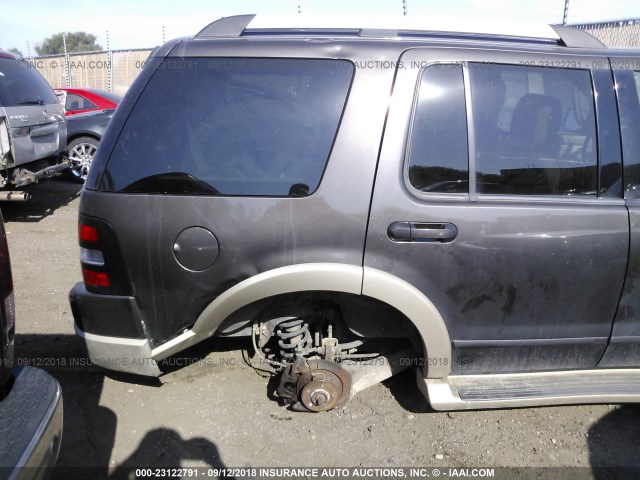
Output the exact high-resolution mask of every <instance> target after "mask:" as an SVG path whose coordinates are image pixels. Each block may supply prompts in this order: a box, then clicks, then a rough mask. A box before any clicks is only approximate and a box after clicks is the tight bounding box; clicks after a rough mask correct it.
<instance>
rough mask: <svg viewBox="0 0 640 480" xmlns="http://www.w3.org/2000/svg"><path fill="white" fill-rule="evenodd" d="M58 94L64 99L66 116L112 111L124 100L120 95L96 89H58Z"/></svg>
mask: <svg viewBox="0 0 640 480" xmlns="http://www.w3.org/2000/svg"><path fill="white" fill-rule="evenodd" d="M55 91H56V94H58V95H59V96H62V97H64V109H65V115H75V114H76V113H84V112H91V111H94V110H110V109H113V108H116V107H117V106H118V104H119V103H120V100H122V97H121V96H120V95H116V94H115V93H111V92H105V91H104V90H97V89H94V88H56V89H55Z"/></svg>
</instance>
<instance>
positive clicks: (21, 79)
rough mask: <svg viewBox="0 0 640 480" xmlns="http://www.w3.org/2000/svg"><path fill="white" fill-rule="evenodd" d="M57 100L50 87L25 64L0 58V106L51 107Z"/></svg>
mask: <svg viewBox="0 0 640 480" xmlns="http://www.w3.org/2000/svg"><path fill="white" fill-rule="evenodd" d="M55 103H58V98H57V97H56V95H55V93H53V90H52V89H51V86H50V85H49V84H48V83H47V81H46V80H45V79H44V78H42V76H41V75H40V74H39V73H38V72H37V71H36V70H35V69H33V68H32V67H31V66H30V65H29V64H28V63H27V62H24V61H21V60H10V59H7V58H0V105H2V106H3V107H15V106H19V105H51V104H55Z"/></svg>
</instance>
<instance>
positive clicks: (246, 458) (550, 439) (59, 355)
mask: <svg viewBox="0 0 640 480" xmlns="http://www.w3.org/2000/svg"><path fill="white" fill-rule="evenodd" d="M33 194H34V198H33V199H32V200H31V201H29V202H26V203H6V202H5V203H3V204H1V205H0V207H1V208H2V213H3V216H4V219H5V222H6V225H7V231H8V237H9V247H10V251H11V260H12V264H13V273H14V284H15V295H16V304H17V336H16V362H18V363H21V364H30V365H34V366H39V367H42V368H44V369H45V370H47V371H49V372H50V373H51V374H52V375H53V376H55V377H56V378H57V379H58V380H59V381H60V383H61V384H62V388H63V395H64V435H63V442H62V449H61V452H60V457H59V460H58V465H59V467H92V468H95V469H96V470H95V471H94V472H92V476H93V477H94V478H127V477H128V475H129V473H131V472H132V470H134V469H135V468H140V467H151V466H153V467H163V468H172V467H179V466H182V467H190V466H202V467H206V466H211V467H214V468H220V467H229V468H236V467H237V468H241V467H267V466H278V467H293V466H313V467H325V466H326V467H358V466H371V467H404V466H427V467H461V466H468V467H501V466H504V467H515V466H517V467H529V466H533V467H542V466H553V467H600V466H615V467H620V466H626V467H640V428H639V427H640V407H637V406H615V405H593V406H592V405H585V406H568V407H547V408H535V409H533V408H532V409H512V410H500V411H477V412H453V413H446V412H445V413H443V412H433V411H431V410H430V409H429V408H428V405H427V403H426V401H425V400H424V399H423V397H422V396H421V394H420V393H419V392H418V390H417V388H416V385H415V375H414V373H413V372H411V371H408V372H405V373H403V374H401V375H399V376H397V377H395V378H393V379H391V380H389V381H387V382H385V383H384V384H380V385H376V386H374V387H372V388H370V389H368V390H366V391H364V392H362V393H360V394H358V395H357V396H356V397H355V398H354V399H353V400H352V401H351V402H350V403H348V404H347V405H346V406H345V407H344V408H342V409H339V410H335V411H331V412H328V413H323V414H308V413H293V412H290V411H288V410H286V409H285V408H284V407H281V406H278V404H277V403H276V402H274V401H273V400H271V399H270V395H269V394H268V392H269V390H268V388H267V386H268V383H269V379H267V378H264V377H262V376H261V375H259V374H258V373H256V372H255V371H254V370H252V369H251V368H250V367H249V366H247V365H246V364H245V363H244V361H243V356H242V352H241V350H240V349H241V348H242V347H244V344H242V343H238V342H228V341H227V342H225V343H223V344H219V343H215V342H213V343H211V342H210V343H208V344H204V345H202V346H200V347H198V348H196V349H191V350H189V351H188V352H186V353H184V354H183V355H181V356H180V357H179V358H176V359H173V360H172V361H173V363H174V365H175V366H176V369H175V370H174V371H172V372H171V373H169V374H167V375H165V376H164V377H162V378H161V379H159V380H156V379H148V378H144V377H135V376H130V375H123V374H118V373H114V372H107V371H105V370H102V369H100V368H98V367H95V366H93V365H91V363H90V362H89V361H88V359H87V358H86V357H85V356H84V352H83V347H82V343H81V342H80V340H79V339H78V338H77V337H76V336H75V335H74V331H73V317H72V315H71V310H70V307H69V303H68V299H67V295H68V292H69V290H70V289H71V287H72V286H73V285H74V284H75V283H76V282H78V281H79V280H80V279H81V275H80V268H79V261H78V256H79V248H78V245H77V235H76V223H77V211H78V205H79V201H80V200H79V196H80V188H79V187H78V186H77V185H74V184H71V183H67V182H64V181H59V180H52V181H48V182H44V183H42V184H39V185H37V186H36V187H35V188H34V189H33ZM182 365H186V366H184V367H182ZM179 367H182V368H179ZM576 473H580V474H581V476H580V478H589V476H591V473H590V469H588V468H584V469H582V470H576ZM74 475H75V476H76V477H77V478H85V477H86V471H84V470H79V469H78V470H75V469H64V470H59V471H57V472H56V474H55V476H54V477H55V478H73V477H74Z"/></svg>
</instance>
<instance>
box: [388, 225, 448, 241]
mask: <svg viewBox="0 0 640 480" xmlns="http://www.w3.org/2000/svg"><path fill="white" fill-rule="evenodd" d="M387 235H389V238H390V239H391V240H393V241H395V242H426V243H429V242H432V243H433V242H436V243H449V242H452V241H453V240H455V238H456V237H457V236H458V228H457V227H456V226H455V225H454V224H453V223H431V222H393V223H392V224H391V225H389V228H388V229H387Z"/></svg>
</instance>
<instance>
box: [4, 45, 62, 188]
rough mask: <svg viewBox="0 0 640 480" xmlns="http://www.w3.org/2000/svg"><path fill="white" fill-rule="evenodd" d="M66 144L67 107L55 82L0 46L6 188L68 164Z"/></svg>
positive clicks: (58, 169) (33, 180)
mask: <svg viewBox="0 0 640 480" xmlns="http://www.w3.org/2000/svg"><path fill="white" fill-rule="evenodd" d="M66 146H67V126H66V123H65V120H64V106H63V105H62V104H61V103H60V102H59V101H58V97H57V96H56V94H55V93H54V91H53V89H52V88H51V86H50V85H49V84H48V83H47V81H46V80H45V79H44V78H43V77H42V76H41V75H40V74H39V73H38V71H37V70H36V69H35V68H33V66H32V65H31V64H29V63H28V62H26V61H25V60H23V59H22V58H20V57H16V56H15V55H12V54H11V53H8V52H5V51H4V50H0V188H5V189H11V188H20V187H23V186H25V185H28V184H31V183H36V182H38V180H40V179H42V178H46V177H50V176H52V175H54V174H56V173H57V172H60V171H62V170H64V169H66V168H68V162H67V160H65V159H64V158H63V155H62V153H63V152H64V149H65V148H66ZM1 193H2V192H0V196H1V197H6V196H7V195H10V194H8V193H6V192H5V193H4V195H1Z"/></svg>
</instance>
